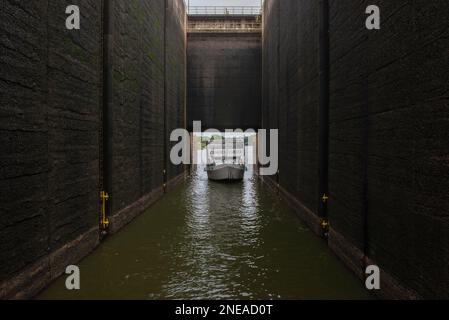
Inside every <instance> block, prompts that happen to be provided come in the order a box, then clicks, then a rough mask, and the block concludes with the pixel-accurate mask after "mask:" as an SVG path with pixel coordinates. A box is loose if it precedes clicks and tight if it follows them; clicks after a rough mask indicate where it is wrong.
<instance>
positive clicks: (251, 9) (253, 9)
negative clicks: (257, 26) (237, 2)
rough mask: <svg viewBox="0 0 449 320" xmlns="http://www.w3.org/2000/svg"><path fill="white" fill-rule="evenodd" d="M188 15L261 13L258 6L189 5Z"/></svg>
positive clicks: (246, 14) (252, 14)
mask: <svg viewBox="0 0 449 320" xmlns="http://www.w3.org/2000/svg"><path fill="white" fill-rule="evenodd" d="M187 13H188V14H189V15H233V16H239V15H241V16H255V15H260V14H262V8H261V7H260V6H233V7H222V6H190V7H188V10H187Z"/></svg>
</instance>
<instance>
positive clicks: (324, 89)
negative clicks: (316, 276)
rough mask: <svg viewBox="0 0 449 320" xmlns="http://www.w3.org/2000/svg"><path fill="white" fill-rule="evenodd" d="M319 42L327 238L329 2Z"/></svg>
mask: <svg viewBox="0 0 449 320" xmlns="http://www.w3.org/2000/svg"><path fill="white" fill-rule="evenodd" d="M319 11H320V31H319V33H320V40H319V43H320V45H319V51H320V57H319V60H320V62H319V68H320V70H319V76H320V93H319V112H318V114H319V115H318V117H319V169H318V170H319V173H318V174H319V183H318V184H319V185H318V188H319V193H318V194H319V204H318V214H319V216H320V217H321V219H322V220H321V227H322V229H323V234H324V235H325V236H327V233H328V228H329V221H328V202H329V0H320V5H319Z"/></svg>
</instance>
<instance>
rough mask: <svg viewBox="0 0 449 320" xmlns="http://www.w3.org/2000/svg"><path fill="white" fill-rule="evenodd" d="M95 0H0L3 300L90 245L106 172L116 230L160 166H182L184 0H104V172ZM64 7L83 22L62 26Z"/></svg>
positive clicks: (99, 5)
mask: <svg viewBox="0 0 449 320" xmlns="http://www.w3.org/2000/svg"><path fill="white" fill-rule="evenodd" d="M103 3H104V2H102V1H97V0H75V1H70V2H69V1H61V0H58V1H56V0H55V1H27V2H23V1H6V0H0V7H1V11H0V34H1V36H0V49H1V51H0V52H1V53H0V145H1V146H2V152H1V153H0V299H2V298H5V297H6V298H24V297H25V298H26V297H30V296H33V295H34V294H36V293H37V292H39V290H41V289H42V288H44V287H45V285H47V284H48V283H49V282H50V281H51V280H53V279H54V278H56V277H58V276H59V275H60V274H61V273H62V272H63V271H64V270H65V267H66V266H67V265H68V264H71V263H76V262H77V261H79V259H81V258H82V257H84V256H85V255H86V254H88V253H89V252H90V251H91V250H92V249H93V248H95V246H96V245H97V244H98V240H99V230H98V224H99V215H100V206H99V204H100V201H99V193H100V189H101V188H102V186H103V182H104V181H102V177H103V176H104V175H107V176H109V177H110V179H111V185H112V190H106V191H108V192H109V193H110V195H111V213H112V214H113V217H111V220H112V222H117V223H116V224H115V225H113V226H112V228H111V229H112V230H110V231H111V232H115V231H117V229H119V228H120V227H121V226H123V225H124V224H126V223H127V222H129V221H130V220H131V218H132V217H134V216H136V215H137V214H139V213H141V212H142V210H144V209H145V208H146V207H148V205H149V204H151V203H152V202H154V201H155V200H156V199H157V198H158V197H160V196H161V195H162V190H163V186H164V170H167V169H168V170H169V172H168V175H167V177H166V179H167V180H169V179H171V178H173V177H175V176H178V175H179V174H181V173H182V172H183V170H184V167H173V166H171V165H169V161H170V159H169V156H168V152H169V146H170V145H169V143H168V142H167V141H168V139H169V133H170V132H171V130H172V129H174V128H184V127H185V91H186V90H185V85H186V81H185V79H186V77H185V72H186V71H185V60H186V41H185V8H184V3H183V1H182V0H154V1H153V0H151V1H146V0H133V1H125V0H114V1H111V2H110V3H112V4H113V7H112V15H111V16H110V17H109V18H111V19H112V37H111V38H112V40H111V43H109V45H110V48H109V49H110V53H111V64H110V66H109V67H108V69H107V70H108V72H110V74H111V76H112V87H111V88H108V90H110V91H111V93H112V104H111V105H110V109H109V113H110V117H109V118H108V119H109V121H110V127H111V128H110V129H111V132H112V134H111V135H110V136H109V139H110V140H111V146H112V147H111V150H110V151H111V159H110V160H111V161H112V165H111V169H112V170H111V172H106V174H104V173H103V172H102V170H101V168H102V164H103V161H104V160H105V159H102V157H103V153H102V147H104V146H103V145H102V143H103V141H102V137H101V133H102V132H103V130H104V129H105V126H104V124H105V122H106V121H107V119H106V117H103V112H102V110H103V98H104V97H103V94H104V92H103V85H104V83H103V76H104V74H103V45H104V44H106V43H103V41H104V40H106V38H104V37H103V31H104V30H103V23H104V21H103V9H104V7H103ZM72 4H74V5H79V7H80V11H81V29H80V30H70V31H69V30H67V29H66V27H65V20H66V18H67V15H66V14H65V10H66V7H67V6H68V5H72ZM164 161H165V162H164ZM156 190H157V191H158V192H159V191H160V192H159V193H157V194H153V193H156V192H155V191H156ZM142 198H144V200H142ZM128 207H132V208H133V212H132V214H128V215H126V214H124V215H123V216H124V217H119V216H120V215H119V214H117V213H118V212H121V211H123V209H125V208H128Z"/></svg>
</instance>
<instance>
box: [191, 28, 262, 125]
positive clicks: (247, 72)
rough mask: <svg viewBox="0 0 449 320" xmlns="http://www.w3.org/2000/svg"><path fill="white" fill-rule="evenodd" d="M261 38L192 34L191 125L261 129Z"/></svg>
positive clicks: (247, 35)
mask: <svg viewBox="0 0 449 320" xmlns="http://www.w3.org/2000/svg"><path fill="white" fill-rule="evenodd" d="M261 50H262V47H261V34H260V33H258V32H249V33H245V32H235V33H232V32H219V33H213V32H192V33H189V34H188V49H187V59H188V63H187V79H188V81H187V82H188V98H187V101H188V112H189V113H188V126H189V128H190V129H191V127H192V125H193V121H201V122H202V126H203V129H210V128H214V129H219V130H224V129H236V128H240V129H248V128H253V129H257V128H260V117H261V115H260V106H261V86H262V85H261V78H262V77H261V70H262V61H261Z"/></svg>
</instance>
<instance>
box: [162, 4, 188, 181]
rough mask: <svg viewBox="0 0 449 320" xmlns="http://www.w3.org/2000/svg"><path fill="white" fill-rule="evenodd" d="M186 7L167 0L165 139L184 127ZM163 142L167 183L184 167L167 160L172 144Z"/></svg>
mask: <svg viewBox="0 0 449 320" xmlns="http://www.w3.org/2000/svg"><path fill="white" fill-rule="evenodd" d="M186 19H187V15H186V9H185V7H184V1H183V0H170V1H168V2H167V23H166V25H167V30H166V40H165V42H166V67H165V77H166V80H165V81H166V89H165V99H166V101H165V116H166V118H165V121H166V137H167V138H166V140H167V142H169V141H170V135H171V133H172V131H173V130H176V129H179V128H186V125H187V124H186V95H187V92H186V81H187V80H186V77H187V70H186V68H187V66H186V61H187V60H186V59H187V38H186V37H187V35H186V23H187V21H186ZM175 143H176V142H173V143H167V149H166V151H165V152H166V153H165V154H166V157H167V160H166V161H167V169H166V170H167V177H166V178H167V182H169V181H170V180H172V179H174V178H175V177H177V176H178V175H180V174H181V173H182V172H183V171H184V169H185V168H184V166H182V165H181V166H175V165H173V164H172V163H171V161H170V150H171V147H172V146H173V145H174V144H175Z"/></svg>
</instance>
